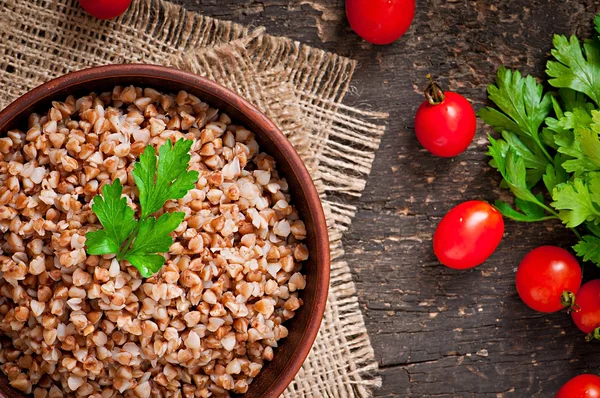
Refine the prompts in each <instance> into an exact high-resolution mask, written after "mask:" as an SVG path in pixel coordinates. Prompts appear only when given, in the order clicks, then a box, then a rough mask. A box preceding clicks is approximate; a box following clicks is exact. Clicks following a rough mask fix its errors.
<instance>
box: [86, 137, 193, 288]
mask: <svg viewBox="0 0 600 398" xmlns="http://www.w3.org/2000/svg"><path fill="white" fill-rule="evenodd" d="M192 144H193V142H192V141H190V140H184V139H180V140H179V141H177V142H176V143H175V145H172V144H171V141H169V140H167V142H166V143H165V144H164V145H162V146H161V147H160V148H159V155H158V157H157V156H156V152H155V150H154V148H153V147H152V146H151V145H148V146H147V147H146V149H145V150H144V153H143V154H142V155H141V156H140V160H139V161H138V162H136V163H135V165H134V167H133V172H132V174H133V178H134V180H135V184H136V185H137V187H138V190H139V200H140V207H141V210H140V212H139V213H140V214H139V219H135V217H134V216H135V214H134V211H133V209H132V208H131V207H129V206H128V205H127V199H126V198H125V197H122V194H123V187H122V186H121V181H120V180H119V179H116V180H115V181H114V182H113V183H112V184H110V185H105V186H104V187H103V189H102V195H96V196H95V197H94V203H93V205H92V211H93V212H94V213H95V214H96V216H97V217H98V220H99V221H100V223H101V224H102V227H103V228H104V229H100V230H98V231H94V232H88V233H87V234H86V245H87V253H88V254H90V255H103V254H116V255H117V260H127V261H129V262H130V263H131V264H132V265H133V266H134V267H136V268H137V269H138V270H139V271H140V274H141V275H142V276H143V277H145V278H147V277H150V276H151V275H152V274H154V273H156V272H158V271H159V270H160V268H161V267H162V266H163V264H164V262H165V258H164V257H163V256H162V255H160V254H158V253H165V252H167V251H169V248H170V247H171V245H172V244H173V239H172V238H171V235H170V234H171V232H173V231H174V230H175V229H177V227H178V226H179V224H181V222H182V221H183V218H184V217H185V213H183V212H180V211H179V212H173V213H164V214H163V215H161V216H160V217H159V218H158V219H157V218H155V217H152V214H154V213H156V212H157V211H159V210H161V209H162V207H163V205H164V204H165V202H166V201H168V200H171V199H181V198H183V197H184V196H185V195H186V194H187V192H188V191H189V190H190V189H193V188H194V186H195V184H196V182H197V181H198V176H199V174H198V172H197V171H188V167H189V162H190V158H191V157H190V154H189V151H190V148H191V147H192Z"/></svg>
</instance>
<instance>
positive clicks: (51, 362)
mask: <svg viewBox="0 0 600 398" xmlns="http://www.w3.org/2000/svg"><path fill="white" fill-rule="evenodd" d="M182 138H183V139H186V140H191V141H193V144H191V150H190V151H189V153H190V156H191V159H190V162H189V164H190V170H197V171H198V172H199V178H198V180H197V182H196V183H195V187H194V188H193V189H191V190H189V191H188V192H187V194H185V196H183V197H182V198H181V199H179V200H169V201H167V202H166V204H165V205H164V206H163V208H162V209H161V210H160V211H159V213H169V212H173V211H179V212H184V213H185V217H184V219H183V222H181V224H179V226H178V227H177V228H176V229H175V231H174V232H173V233H172V234H171V236H172V238H173V244H172V245H171V246H170V249H169V250H168V252H167V253H161V255H163V256H164V258H165V259H166V262H165V264H164V266H162V268H161V269H160V271H158V272H157V273H156V274H154V275H152V276H150V277H148V278H143V277H142V276H141V275H140V273H139V272H138V269H137V268H135V267H134V266H132V265H131V264H130V263H129V262H128V261H126V260H120V261H118V260H117V259H116V258H115V256H114V255H88V253H87V251H86V234H87V233H88V232H90V231H96V230H98V229H100V228H102V225H100V222H99V219H98V217H97V215H96V214H95V213H94V212H93V211H92V208H91V204H92V203H95V200H94V201H93V199H94V198H95V197H96V195H100V194H101V192H102V188H103V187H104V186H105V185H107V184H111V183H112V182H113V181H116V180H117V179H118V180H120V182H121V185H122V186H123V197H124V198H126V200H127V203H128V205H129V206H130V207H131V208H132V209H134V210H135V213H136V215H137V214H139V213H140V209H139V190H138V188H137V187H136V183H135V181H134V177H133V175H132V170H133V168H134V163H135V162H136V161H137V160H138V159H139V158H140V155H141V154H142V152H144V150H145V148H146V146H147V145H148V144H150V145H152V146H153V147H154V148H155V149H156V152H157V153H158V148H159V147H161V146H162V145H163V144H164V143H165V142H166V141H167V140H170V141H172V142H173V143H175V142H176V141H177V140H179V139H182ZM287 189H288V187H287V183H286V181H285V179H283V178H281V177H280V176H279V174H278V172H277V169H276V165H275V162H274V160H273V158H272V157H270V156H268V155H267V154H264V153H261V152H260V149H259V147H258V144H257V142H256V141H255V140H254V135H253V134H252V133H251V132H250V131H248V130H246V129H245V128H243V127H241V126H237V125H234V124H232V121H231V119H230V118H229V117H228V116H227V115H226V114H224V113H219V112H218V111H217V110H216V109H214V108H211V107H210V106H209V105H208V104H206V103H204V102H202V101H201V100H200V99H198V98H197V97H195V96H193V95H191V94H188V93H186V92H183V91H182V92H179V93H178V94H177V95H166V94H162V93H160V92H158V91H156V90H154V89H151V88H145V89H142V88H139V87H133V86H129V87H115V88H114V89H113V91H112V92H106V93H102V94H100V95H97V96H96V95H95V94H90V95H88V96H84V97H81V98H78V99H76V98H74V97H73V96H70V97H68V98H66V100H65V101H64V102H53V103H52V107H51V108H50V109H49V110H48V112H47V114H44V115H37V114H32V115H31V116H30V118H29V126H28V130H27V131H19V130H13V131H9V132H8V133H7V134H6V132H4V137H3V138H0V228H1V231H2V232H3V234H4V239H3V240H2V241H1V247H0V250H1V251H0V254H1V256H0V263H1V271H2V273H1V274H0V342H1V344H2V348H1V349H0V363H1V364H2V365H1V369H2V371H3V372H4V373H5V374H6V375H7V376H8V379H9V380H10V385H11V386H13V387H14V388H16V389H18V390H20V391H22V392H24V393H27V394H31V393H32V394H33V395H34V396H35V397H61V396H80V397H95V398H100V397H102V398H109V397H116V396H125V397H151V396H152V397H162V396H165V397H166V396H170V397H208V396H213V397H221V396H228V395H229V393H230V392H231V393H244V392H246V391H247V390H248V385H249V384H250V383H251V382H252V380H253V378H254V377H256V375H257V374H258V373H259V372H260V371H261V368H262V367H263V365H264V363H265V361H269V360H271V359H272V358H273V355H274V349H275V348H276V347H277V345H278V344H279V341H280V340H281V339H283V338H285V337H286V336H287V334H288V331H287V329H286V327H285V326H284V325H283V323H284V322H285V321H286V320H288V319H290V318H292V317H293V316H294V312H295V311H296V310H297V309H298V308H299V307H300V306H301V305H302V300H301V299H300V298H299V295H298V294H299V291H300V290H302V289H304V288H305V285H306V281H305V277H304V276H303V275H302V274H301V273H300V270H301V263H302V261H304V260H306V259H307V258H308V250H307V247H306V246H305V245H304V244H303V243H302V241H303V240H304V239H305V237H306V228H305V225H304V223H303V222H302V220H300V219H299V217H298V213H297V212H296V210H295V208H294V207H293V206H291V205H290V195H289V194H288V192H287Z"/></svg>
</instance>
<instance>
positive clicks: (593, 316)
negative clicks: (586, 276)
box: [571, 279, 600, 334]
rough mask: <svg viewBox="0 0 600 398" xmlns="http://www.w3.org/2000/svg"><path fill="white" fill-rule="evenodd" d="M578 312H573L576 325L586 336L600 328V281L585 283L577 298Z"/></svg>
mask: <svg viewBox="0 0 600 398" xmlns="http://www.w3.org/2000/svg"><path fill="white" fill-rule="evenodd" d="M575 306H576V307H579V309H578V311H571V318H573V322H575V325H577V327H578V328H579V330H581V331H582V332H583V333H585V334H589V333H592V332H593V331H594V329H596V328H597V327H600V279H594V280H593V281H589V282H587V283H585V284H584V285H583V286H581V288H580V289H579V291H578V292H577V295H576V296H575Z"/></svg>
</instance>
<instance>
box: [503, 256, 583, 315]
mask: <svg viewBox="0 0 600 398" xmlns="http://www.w3.org/2000/svg"><path fill="white" fill-rule="evenodd" d="M581 278H582V272H581V266H580V265H579V262H578V261H577V259H576V258H575V257H574V256H573V255H572V254H571V253H569V252H568V251H566V250H565V249H562V248H560V247H556V246H541V247H538V248H536V249H533V250H532V251H530V252H529V253H527V255H526V256H525V257H524V258H523V260H522V261H521V263H520V264H519V268H518V269H517V275H516V278H515V281H516V285H517V292H518V293H519V297H521V300H523V301H524V302H525V304H527V305H528V306H529V307H530V308H532V309H534V310H536V311H539V312H547V313H549V312H556V311H560V310H562V309H563V308H565V306H564V305H563V304H562V303H561V295H562V293H563V292H571V293H573V294H577V292H578V291H579V288H580V286H581Z"/></svg>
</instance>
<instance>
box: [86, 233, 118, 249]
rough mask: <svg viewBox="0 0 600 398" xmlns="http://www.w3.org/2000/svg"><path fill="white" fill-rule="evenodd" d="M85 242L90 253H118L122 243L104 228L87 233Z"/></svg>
mask: <svg viewBox="0 0 600 398" xmlns="http://www.w3.org/2000/svg"><path fill="white" fill-rule="evenodd" d="M85 243H86V245H87V253H88V254H90V255H103V254H116V253H118V252H119V249H120V247H119V246H120V244H119V243H118V242H117V241H115V240H114V239H112V238H111V237H110V236H108V233H107V232H106V231H105V230H103V229H99V230H98V231H94V232H88V233H87V234H85Z"/></svg>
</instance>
